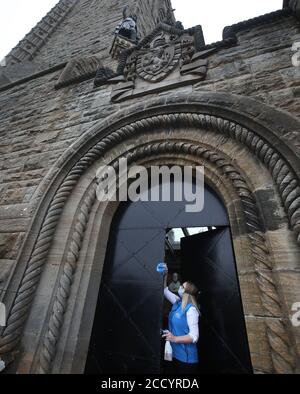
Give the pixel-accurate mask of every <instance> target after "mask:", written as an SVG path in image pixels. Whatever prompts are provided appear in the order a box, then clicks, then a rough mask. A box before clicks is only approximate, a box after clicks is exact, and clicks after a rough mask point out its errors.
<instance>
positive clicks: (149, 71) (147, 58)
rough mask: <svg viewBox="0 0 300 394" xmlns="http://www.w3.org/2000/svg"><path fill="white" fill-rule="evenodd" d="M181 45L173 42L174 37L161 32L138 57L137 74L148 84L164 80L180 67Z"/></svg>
mask: <svg viewBox="0 0 300 394" xmlns="http://www.w3.org/2000/svg"><path fill="white" fill-rule="evenodd" d="M180 58H181V43H180V42H176V41H175V42H172V36H171V35H169V34H167V33H165V32H161V33H160V34H159V35H158V36H156V37H155V38H154V39H153V41H152V42H151V43H150V45H149V49H144V50H141V51H140V53H139V54H138V56H137V63H136V73H137V75H138V76H140V77H141V78H142V79H144V80H146V81H148V82H159V81H161V80H163V79H164V78H165V77H166V76H167V75H168V74H169V73H170V72H172V71H173V70H174V68H175V67H176V66H177V65H178V63H179V60H180Z"/></svg>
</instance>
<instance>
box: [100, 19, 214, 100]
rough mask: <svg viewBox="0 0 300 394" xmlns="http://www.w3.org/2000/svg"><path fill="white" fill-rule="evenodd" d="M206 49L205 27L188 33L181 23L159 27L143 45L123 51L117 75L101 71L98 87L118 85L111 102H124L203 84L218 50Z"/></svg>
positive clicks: (139, 43) (160, 24)
mask: <svg viewBox="0 0 300 394" xmlns="http://www.w3.org/2000/svg"><path fill="white" fill-rule="evenodd" d="M123 39H124V37H123ZM204 47H205V43H204V38H203V32H202V28H201V26H195V27H193V28H191V29H187V30H185V29H184V28H183V26H182V24H181V23H179V22H177V23H175V24H167V23H163V22H162V23H159V24H158V25H157V27H156V28H155V29H154V30H153V31H152V33H150V34H149V35H148V36H146V37H145V38H144V39H143V40H142V41H140V42H138V43H137V44H136V45H133V46H132V47H131V48H128V49H124V50H123V51H121V53H120V54H119V65H118V68H117V70H116V72H115V73H113V72H111V73H107V70H104V69H99V70H98V72H97V75H96V78H95V86H101V85H103V84H107V83H109V84H114V85H115V87H114V88H113V89H112V94H111V100H112V101H113V102H120V101H124V100H128V99H131V98H134V97H139V96H144V95H145V94H147V93H148V94H151V93H157V92H161V91H164V90H168V89H174V88H177V87H179V86H185V85H189V84H193V83H195V82H199V81H201V80H203V79H205V77H206V73H207V65H208V61H207V56H208V55H209V53H210V52H211V51H214V50H215V48H212V49H210V50H205V51H203V48H204ZM104 71H105V72H104ZM106 75H109V76H108V77H107V78H106V77H105V76H106Z"/></svg>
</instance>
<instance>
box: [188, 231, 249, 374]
mask: <svg viewBox="0 0 300 394" xmlns="http://www.w3.org/2000/svg"><path fill="white" fill-rule="evenodd" d="M181 254H182V267H181V270H182V272H181V274H182V279H183V282H184V281H187V280H190V281H192V282H194V283H195V284H196V285H197V287H198V288H199V289H200V290H201V296H200V304H201V305H200V308H201V313H202V316H201V319H200V338H199V342H198V347H199V361H200V371H199V372H200V373H236V374H238V373H252V366H251V360H250V352H249V347H248V341H247V333H246V327H245V320H244V313H243V308H242V302H241V296H240V289H239V283H238V277H237V270H236V264H235V259H234V254H233V248H232V241H231V234H230V230H229V228H227V227H225V228H221V229H217V230H214V231H208V232H206V233H202V234H196V235H193V236H189V237H185V238H182V239H181Z"/></svg>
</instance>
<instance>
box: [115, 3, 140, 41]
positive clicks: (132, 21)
mask: <svg viewBox="0 0 300 394" xmlns="http://www.w3.org/2000/svg"><path fill="white" fill-rule="evenodd" d="M115 34H116V35H120V36H122V37H125V38H128V39H129V40H131V41H134V42H137V41H138V31H137V16H136V15H134V14H132V13H131V12H130V8H129V7H128V6H127V7H125V8H124V10H123V21H122V22H121V23H120V24H119V25H118V26H117V28H116V30H115Z"/></svg>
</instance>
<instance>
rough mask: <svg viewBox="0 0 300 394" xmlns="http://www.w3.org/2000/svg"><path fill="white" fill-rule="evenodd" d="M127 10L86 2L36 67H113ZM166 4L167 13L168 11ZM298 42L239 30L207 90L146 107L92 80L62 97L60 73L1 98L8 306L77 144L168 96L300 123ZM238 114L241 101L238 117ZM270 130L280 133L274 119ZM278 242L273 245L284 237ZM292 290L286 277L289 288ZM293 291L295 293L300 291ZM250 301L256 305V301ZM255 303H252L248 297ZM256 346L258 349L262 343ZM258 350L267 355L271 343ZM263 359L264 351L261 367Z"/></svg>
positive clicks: (296, 35) (202, 86)
mask: <svg viewBox="0 0 300 394" xmlns="http://www.w3.org/2000/svg"><path fill="white" fill-rule="evenodd" d="M100 3H101V4H100ZM123 3H124V2H123V1H121V0H120V1H114V2H110V1H104V2H102V1H101V2H100V1H86V0H80V1H78V5H76V6H75V8H74V9H73V10H72V11H71V12H70V14H69V16H68V18H67V19H66V21H65V23H64V24H62V25H60V26H59V28H58V29H57V30H56V32H55V33H53V35H52V36H51V38H50V39H49V41H48V43H47V45H45V46H44V47H43V48H42V49H41V51H40V53H39V54H37V56H36V58H35V61H36V62H38V63H39V64H43V65H45V66H47V67H48V66H53V65H56V64H59V63H61V62H64V61H68V60H70V58H72V57H81V56H89V55H91V54H93V53H97V54H100V55H101V54H102V56H103V60H104V62H106V63H109V62H110V58H109V49H110V46H111V43H112V39H113V35H111V34H110V33H111V32H113V30H114V28H115V26H116V24H117V23H118V22H119V21H120V18H121V16H122V8H123ZM165 4H166V6H167V4H168V2H166V3H165ZM138 5H139V7H138V10H141V11H142V12H143V15H142V17H141V21H143V26H144V27H143V30H142V31H143V33H146V32H149V31H148V30H151V28H152V27H154V24H155V23H154V21H153V19H152V17H150V16H149V17H146V16H145V14H147V13H150V12H151V9H150V7H149V3H148V2H147V1H144V0H141V1H140V2H139V3H138ZM79 6H80V7H81V8H80V13H79V12H78V10H79ZM155 10H156V11H155V12H156V14H155V15H154V20H155V21H156V20H158V19H159V18H160V15H161V14H160V12H159V9H158V7H156V8H155ZM91 15H93V18H92V17H91ZM97 15H99V18H97ZM101 15H103V16H104V15H105V16H106V17H105V20H104V19H101ZM107 15H109V16H108V17H107ZM199 22H201V21H200V20H199ZM297 41H298V42H300V29H299V22H298V20H297V19H296V18H295V17H294V16H293V15H286V16H283V17H281V18H277V19H274V20H273V21H270V22H268V23H262V24H258V25H257V26H254V27H251V28H246V29H243V30H240V31H239V32H237V44H236V45H231V46H229V47H228V48H222V49H219V50H218V51H217V52H215V53H213V54H211V55H209V56H208V73H207V76H206V79H205V80H203V81H201V82H198V83H196V84H194V85H190V86H186V87H183V88H174V89H171V90H166V91H164V92H162V93H159V94H149V95H147V94H146V92H145V96H144V97H143V98H142V99H132V100H128V101H126V102H124V103H119V104H113V103H112V102H111V100H110V96H111V89H112V87H111V86H103V87H101V88H94V86H93V80H88V81H85V82H82V83H78V84H74V85H71V86H69V87H66V88H62V89H59V90H55V85H56V84H57V81H58V79H59V77H60V75H61V73H62V70H56V71H52V72H50V73H48V74H45V75H40V76H39V77H37V78H34V79H31V80H28V81H27V82H23V83H21V84H17V85H15V86H11V87H10V88H7V89H2V90H1V88H0V136H1V138H0V301H1V296H2V295H3V294H4V292H5V290H6V288H7V286H8V284H9V280H10V274H11V273H12V272H13V268H14V266H15V264H16V261H17V258H18V255H19V253H20V251H21V247H22V244H23V242H24V240H25V237H26V236H30V234H28V229H29V228H30V223H31V221H32V219H33V217H34V214H35V213H36V211H37V207H38V204H39V203H40V201H41V198H42V196H43V195H44V193H45V189H42V188H41V184H42V181H43V180H45V178H46V176H47V173H48V172H49V169H50V168H51V167H52V166H53V165H54V164H55V162H56V161H57V160H58V159H59V158H60V157H61V156H62V154H63V153H64V152H65V151H66V150H67V149H68V148H69V147H70V146H71V145H72V144H73V143H74V142H76V141H77V140H78V139H79V138H80V137H81V136H83V135H84V134H85V133H87V132H88V131H89V130H90V129H91V128H92V127H94V126H95V125H97V124H98V123H99V122H100V121H102V120H104V119H106V118H107V117H108V116H110V115H114V114H116V113H117V112H118V111H120V110H123V109H125V108H127V107H128V106H130V105H133V104H138V103H139V102H140V101H141V100H142V101H143V102H147V101H148V100H149V101H150V100H151V99H153V98H156V97H157V96H160V97H161V98H162V99H163V98H164V97H167V96H168V95H173V96H176V95H178V96H180V94H181V93H187V94H193V93H199V94H201V92H212V93H213V92H220V93H223V94H224V97H225V96H226V94H235V95H240V96H243V97H249V98H253V99H255V100H256V101H257V102H258V103H265V104H268V105H269V106H271V107H273V108H275V109H280V110H282V111H284V112H286V113H288V114H290V115H292V116H293V117H294V118H297V117H298V116H299V112H300V94H299V92H300V67H294V66H293V64H292V60H291V58H292V55H293V52H292V45H293V43H294V42H297ZM220 97H222V96H220ZM208 100H209V99H208ZM220 100H221V99H220ZM141 108H143V103H141ZM238 109H239V108H238V100H237V103H236V108H235V110H236V111H238ZM241 110H242V109H241ZM251 111H252V117H253V119H257V118H260V119H263V118H264V113H263V111H260V112H258V110H257V107H256V108H255V109H254V108H253V109H252V108H250V109H249V112H251ZM269 121H270V122H272V121H273V122H274V124H275V123H276V119H274V120H269ZM286 139H287V140H288V141H290V143H291V145H292V146H293V149H295V151H296V150H297V149H298V152H299V154H300V138H299V130H294V129H291V130H290V133H289V134H288V135H286ZM270 187H272V185H270ZM282 217H284V214H282ZM282 231H283V232H284V230H282ZM285 234H286V233H285ZM276 236H277V235H276ZM285 236H286V235H285ZM270 237H272V235H270ZM274 237H275V236H274ZM274 239H275V241H273V242H274V243H273V244H275V243H276V237H275V238H274ZM291 242H292V241H291ZM295 248H296V247H295ZM295 256H297V252H296V250H295V251H294V252H293V253H292V254H291V257H289V258H290V259H292V260H293V270H294V267H295V266H296V262H295V261H294V258H295ZM20 257H22V256H20ZM289 275H290V273H289ZM245 280H246V279H245ZM284 280H285V277H282V278H281V281H282V282H284ZM290 280H291V278H289V277H288V276H286V283H288V282H289V281H290ZM254 281H255V279H253V282H254ZM287 286H288V284H287ZM250 287H251V286H249V288H250ZM295 287H296V284H294V285H293V288H295ZM244 295H245V294H244ZM250 295H251V297H252V295H253V294H252V292H251V294H250ZM250 295H249V294H248V296H249V300H248V301H247V302H249V305H250V304H251V303H252V304H255V302H256V298H255V297H256V296H255V297H254V298H253V297H252V298H251V297H250ZM248 296H247V294H246V296H245V297H246V298H247V297H248ZM286 297H287V298H289V300H292V298H293V297H292V296H290V295H289V294H287V295H286ZM250 298H251V299H250ZM257 298H258V297H257ZM250 309H251V308H250ZM251 310H252V309H251ZM252 320H253V325H255V324H257V321H256V320H255V319H254V318H252V317H249V318H248V322H247V323H248V325H249V326H251V324H252ZM254 331H255V330H254V329H253V330H252V332H254ZM259 335H262V336H263V337H264V335H265V334H264V332H263V330H261V331H259ZM250 340H251V341H252V342H253V343H255V340H256V339H255V338H250ZM259 343H260V344H263V346H266V345H265V339H264V338H263V339H262V340H261V341H259ZM258 347H259V346H258ZM261 352H262V350H261V349H259V348H258V349H257V359H258V360H259V358H260V354H261ZM264 363H265V365H267V366H269V360H267V361H264V360H263V362H262V364H264ZM266 369H267V367H266Z"/></svg>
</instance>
